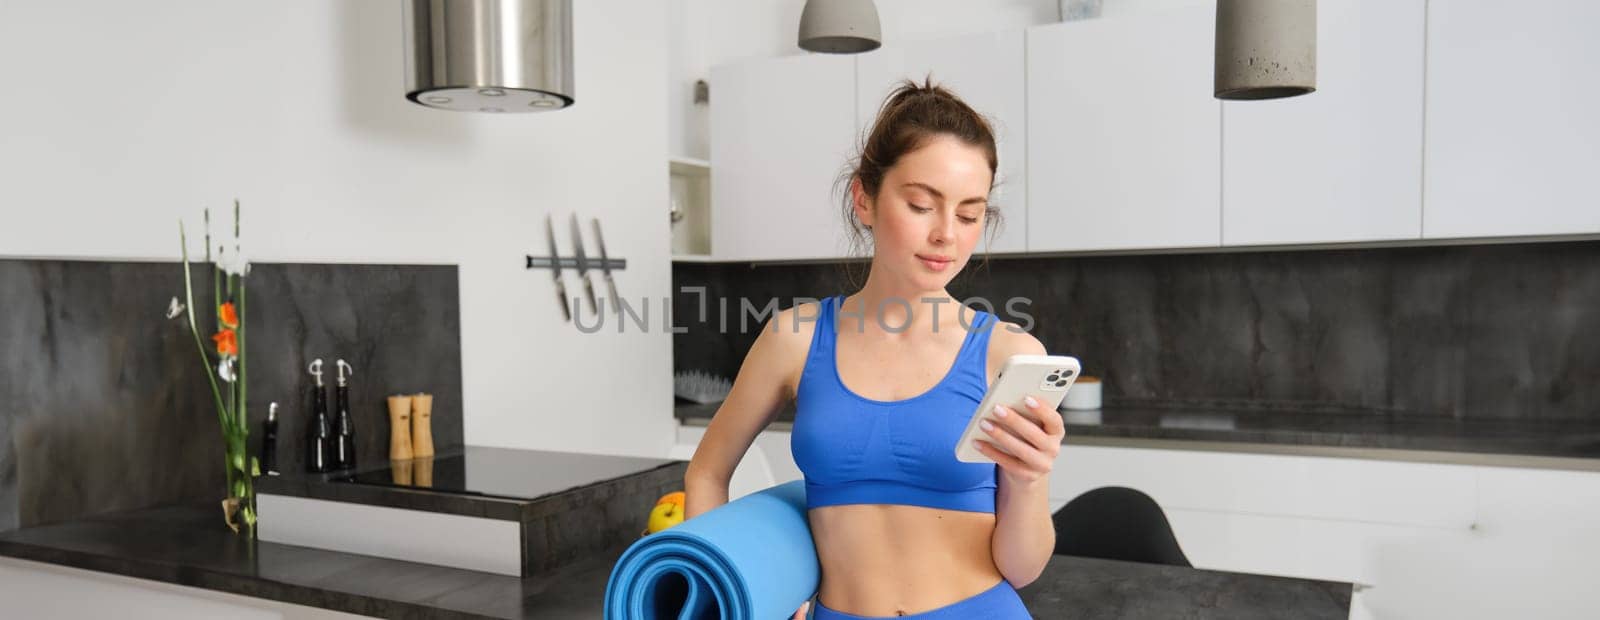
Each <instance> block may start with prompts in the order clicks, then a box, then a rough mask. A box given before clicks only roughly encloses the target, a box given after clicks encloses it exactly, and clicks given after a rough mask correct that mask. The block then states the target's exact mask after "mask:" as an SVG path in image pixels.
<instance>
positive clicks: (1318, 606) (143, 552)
mask: <svg viewBox="0 0 1600 620" xmlns="http://www.w3.org/2000/svg"><path fill="white" fill-rule="evenodd" d="M624 549H625V547H618V548H616V549H611V550H607V551H606V552H603V553H598V554H595V555H593V556H591V557H589V558H585V559H582V560H579V561H576V562H573V563H571V564H569V565H567V566H563V567H561V568H558V569H555V570H551V571H548V572H545V573H541V574H538V575H533V576H529V577H521V578H519V577H510V576H504V575H494V574H489V573H480V572H476V571H469V570H462V569H455V568H448V567H443V566H432V565H428V564H418V563H414V562H403V561H399V560H389V559H384V558H377V557H370V556H363V555H355V554H349V553H339V552H335V551H325V550H321V549H311V548H306V547H296V546H293V545H281V544H274V543H267V542H251V541H249V540H246V539H245V538H243V537H241V536H237V535H234V534H233V533H231V532H229V531H228V530H227V528H226V527H225V526H223V524H222V520H221V514H220V512H219V511H218V510H217V509H216V506H215V505H214V504H212V503H209V502H208V503H205V504H196V505H183V506H172V507H163V508H152V509H145V510H136V511H131V512H124V513H117V514H112V515H104V516H99V517H92V518H86V519H80V520H77V521H71V522H67V523H60V524H54V525H44V526H36V527H29V528H24V529H20V530H12V531H9V532H3V533H0V556H9V557H13V558H18V559H23V560H32V561H37V562H46V563H50V564H57V565H61V566H69V567H74V568H81V569H87V570H93V571H100V572H106V573H113V574H118V575H125V576H130V577H136V578H141V579H150V580H154V581H161V582H166V583H173V584H179V585H185V586H192V587H197V588H204V589H208V590H215V591H220V592H229V593H233V594H241V595H245V596H253V597H258V598H264V599H271V600H276V601H282V602H287V603H295V604H300V605H310V606H314V607H321V608H326V609H334V610H339V611H345V612H350V613H357V614H365V615H372V616H382V617H391V618H393V617H444V618H539V619H541V620H561V619H566V618H599V617H601V608H602V603H603V598H604V594H605V586H606V581H607V580H608V579H609V578H610V572H611V566H612V565H613V564H614V563H615V562H616V559H617V558H618V557H620V556H621V554H622V551H623V550H624ZM1020 593H1021V595H1022V598H1023V600H1024V601H1025V602H1026V604H1027V605H1028V609H1029V611H1031V612H1032V613H1033V615H1034V616H1035V617H1038V618H1059V617H1069V616H1070V617H1092V618H1157V617H1185V618H1279V617H1284V616H1285V615H1290V614H1291V612H1292V615H1294V616H1295V617H1296V618H1339V619H1341V620H1342V619H1344V618H1347V617H1348V616H1349V608H1350V600H1351V595H1352V587H1351V584H1348V583H1339V582H1328V581H1314V580H1306V579H1291V578H1286V577H1270V576H1263V575H1248V574H1242V573H1227V572H1217V571H1207V570H1197V569H1191V568H1184V567H1173V566H1158V565H1151V564H1135V563H1129V562H1115V561H1109V560H1096V559H1090V558H1077V557H1070V556H1054V557H1052V558H1051V560H1050V564H1049V565H1048V566H1047V567H1046V569H1045V572H1044V574H1043V575H1042V576H1041V577H1040V578H1039V579H1038V580H1037V581H1035V582H1033V583H1032V584H1029V585H1028V586H1026V587H1024V588H1022V589H1021V590H1020Z"/></svg>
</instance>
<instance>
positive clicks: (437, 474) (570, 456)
mask: <svg viewBox="0 0 1600 620" xmlns="http://www.w3.org/2000/svg"><path fill="white" fill-rule="evenodd" d="M670 462H672V461H670V460H666V459H651V458H639V457H630V456H612V455H604V454H580V453H576V452H550V451H539V450H515V449H508V448H484V447H467V448H462V449H460V450H456V451H454V452H451V453H442V454H439V455H436V456H432V457H424V458H416V459H410V460H406V461H390V462H389V466H388V467H383V468H379V469H372V470H369V471H361V472H357V473H355V474H351V475H345V476H338V477H334V478H332V479H331V481H333V482H347V483H354V484H365V485H374V486H383V487H391V488H394V487H398V488H410V489H418V490H425V491H433V492H440V493H451V494H457V495H473V496H481V497H498V498H505V499H513V500H531V499H537V498H540V497H544V496H547V495H553V494H556V493H560V492H562V491H567V490H571V489H576V488H581V487H585V486H588V485H591V484H595V483H599V482H604V481H607V480H613V479H616V478H620V477H623V476H627V475H629V474H634V473H638V472H641V471H646V470H650V469H655V468H657V467H660V466H662V465H663V464H665V463H670Z"/></svg>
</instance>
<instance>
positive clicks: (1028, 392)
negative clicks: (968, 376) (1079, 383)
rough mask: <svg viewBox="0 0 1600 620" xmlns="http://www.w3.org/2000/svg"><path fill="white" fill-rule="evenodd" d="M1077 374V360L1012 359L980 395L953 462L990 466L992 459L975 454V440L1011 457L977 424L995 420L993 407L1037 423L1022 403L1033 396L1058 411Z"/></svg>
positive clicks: (1063, 357)
mask: <svg viewBox="0 0 1600 620" xmlns="http://www.w3.org/2000/svg"><path fill="white" fill-rule="evenodd" d="M1079 370H1081V367H1080V366H1079V365H1078V358H1075V357H1070V356H1066V355H1013V356H1011V358H1010V359H1007V360H1006V365H1005V366H1004V367H1002V368H1001V369H1000V375H999V376H997V377H995V379H994V384H993V385H990V386H989V393H987V394H984V395H983V402H982V403H979V404H978V410H977V411H974V412H972V419H971V420H968V421H967V430H966V431H963V432H962V433H961V440H960V441H958V442H956V460H958V461H961V462H963V463H993V462H994V459H991V458H989V457H988V456H985V455H984V454H983V453H982V452H979V451H978V446H977V444H975V443H973V441H975V440H978V439H983V440H985V441H989V442H990V443H991V444H993V445H994V447H996V448H999V449H1000V451H1001V452H1006V453H1007V454H1010V452H1007V451H1006V449H1005V448H1004V447H1003V446H1001V445H1000V444H998V443H994V441H993V439H992V438H991V437H990V436H989V434H988V433H985V432H984V431H983V427H981V426H978V423H979V422H981V421H983V420H984V419H986V418H987V419H989V420H994V419H995V417H994V406H995V405H997V404H999V405H1005V406H1007V407H1010V408H1011V410H1012V411H1015V412H1017V413H1018V414H1021V415H1023V416H1026V417H1027V418H1028V419H1030V420H1033V421H1034V422H1038V420H1036V419H1034V417H1033V415H1032V414H1031V413H1029V412H1028V407H1027V405H1025V404H1023V402H1022V399H1023V398H1024V397H1027V396H1032V397H1034V398H1035V399H1036V400H1038V401H1039V402H1041V403H1043V404H1044V405H1045V406H1046V407H1049V408H1050V409H1052V410H1053V409H1055V408H1056V407H1059V406H1060V405H1061V399H1062V398H1064V397H1066V395H1067V390H1068V389H1070V388H1071V387H1072V382H1073V381H1076V380H1077V379H1078V372H1079ZM996 426H997V427H998V426H999V425H998V424H996Z"/></svg>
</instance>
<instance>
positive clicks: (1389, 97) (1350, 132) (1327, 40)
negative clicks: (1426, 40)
mask: <svg viewBox="0 0 1600 620" xmlns="http://www.w3.org/2000/svg"><path fill="white" fill-rule="evenodd" d="M1423 5H1424V3H1423V0H1322V1H1321V2H1318V3H1317V91H1316V92H1314V93H1311V94H1308V95H1303V96H1299V97H1290V98H1287V99H1274V100H1267V101H1227V102H1223V104H1222V127H1223V133H1222V153H1223V155H1222V242H1223V243H1224V244H1225V245H1253V244H1290V243H1326V242H1347V241H1373V240H1385V239H1416V238H1418V237H1420V236H1421V234H1422V75H1423V73H1422V64H1423V56H1422V52H1423V50H1422V48H1423V29H1424V23H1423V21H1424V10H1423V9H1424V6H1423Z"/></svg>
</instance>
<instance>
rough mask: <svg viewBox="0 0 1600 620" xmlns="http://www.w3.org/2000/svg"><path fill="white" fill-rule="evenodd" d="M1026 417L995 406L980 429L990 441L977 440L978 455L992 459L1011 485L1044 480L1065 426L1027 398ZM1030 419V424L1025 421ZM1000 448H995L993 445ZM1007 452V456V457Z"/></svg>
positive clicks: (1057, 415) (1052, 411)
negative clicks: (980, 453)
mask: <svg viewBox="0 0 1600 620" xmlns="http://www.w3.org/2000/svg"><path fill="white" fill-rule="evenodd" d="M1023 402H1024V404H1026V405H1027V407H1028V414H1027V415H1020V414H1018V413H1017V411H1016V410H1014V409H1011V408H1010V407H1006V406H1005V405H995V408H994V410H993V411H990V412H989V416H988V417H986V418H984V420H983V422H982V423H981V426H982V427H983V431H984V433H986V434H988V435H989V437H991V439H988V440H984V439H979V440H977V444H978V451H979V452H982V453H983V454H985V455H987V456H988V457H989V458H991V459H994V461H995V463H997V464H999V465H1000V470H1001V473H1002V474H1003V475H1005V476H1006V477H1007V478H1008V479H1010V480H1011V481H1012V482H1016V483H1023V484H1029V483H1033V482H1037V481H1039V480H1042V479H1044V477H1045V476H1046V475H1048V474H1049V473H1050V469H1051V468H1052V467H1053V466H1054V465H1055V462H1056V455H1057V454H1060V453H1061V438H1062V437H1063V436H1065V435H1066V432H1067V431H1066V424H1065V422H1063V421H1062V420H1061V414H1060V413H1057V412H1056V410H1055V409H1052V408H1050V407H1048V406H1046V405H1045V404H1044V403H1041V402H1039V401H1038V400H1037V399H1035V398H1033V397H1032V396H1029V397H1027V398H1025V399H1023ZM1030 417H1031V418H1034V419H1037V420H1039V422H1037V423H1036V422H1034V421H1033V420H1029V419H1028V418H1030ZM997 444H998V445H999V446H1000V448H1004V449H1005V451H1001V450H1000V448H996V447H995V445H997ZM1007 452H1009V453H1010V454H1007Z"/></svg>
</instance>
